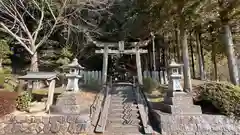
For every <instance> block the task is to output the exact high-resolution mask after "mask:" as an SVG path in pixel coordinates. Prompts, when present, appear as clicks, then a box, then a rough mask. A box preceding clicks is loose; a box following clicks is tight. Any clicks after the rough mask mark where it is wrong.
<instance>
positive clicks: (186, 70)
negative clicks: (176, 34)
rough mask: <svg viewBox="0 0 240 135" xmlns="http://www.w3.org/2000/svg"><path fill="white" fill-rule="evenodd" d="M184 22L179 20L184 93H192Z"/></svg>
mask: <svg viewBox="0 0 240 135" xmlns="http://www.w3.org/2000/svg"><path fill="white" fill-rule="evenodd" d="M184 26H185V21H184V20H183V19H182V20H181V25H180V40H181V45H182V56H183V64H184V65H183V75H184V91H192V84H191V73H190V68H189V67H190V66H189V54H188V44H187V31H186V29H185V27H184Z"/></svg>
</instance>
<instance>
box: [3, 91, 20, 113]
mask: <svg viewBox="0 0 240 135" xmlns="http://www.w3.org/2000/svg"><path fill="white" fill-rule="evenodd" d="M16 99H17V93H16V92H8V91H0V117H2V116H4V115H6V114H10V113H12V112H13V111H14V110H15V108H16Z"/></svg>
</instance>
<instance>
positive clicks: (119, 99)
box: [111, 96, 136, 101]
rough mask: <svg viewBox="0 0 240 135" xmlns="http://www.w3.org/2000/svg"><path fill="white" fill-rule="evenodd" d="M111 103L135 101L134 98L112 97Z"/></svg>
mask: <svg viewBox="0 0 240 135" xmlns="http://www.w3.org/2000/svg"><path fill="white" fill-rule="evenodd" d="M111 99H112V101H134V100H136V97H119V96H117V97H112V98H111Z"/></svg>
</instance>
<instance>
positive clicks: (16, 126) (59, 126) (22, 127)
mask: <svg viewBox="0 0 240 135" xmlns="http://www.w3.org/2000/svg"><path fill="white" fill-rule="evenodd" d="M89 128H90V118H89V117H88V116H85V115H83V116H78V115H64V116H30V115H27V116H26V115H21V116H19V115H16V116H14V115H6V116H3V117H1V118H0V135H79V134H88V132H89Z"/></svg>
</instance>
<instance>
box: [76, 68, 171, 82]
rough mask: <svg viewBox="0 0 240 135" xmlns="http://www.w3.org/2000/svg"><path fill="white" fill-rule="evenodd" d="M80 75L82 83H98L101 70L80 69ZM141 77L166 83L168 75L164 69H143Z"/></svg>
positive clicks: (100, 77) (100, 78)
mask: <svg viewBox="0 0 240 135" xmlns="http://www.w3.org/2000/svg"><path fill="white" fill-rule="evenodd" d="M80 75H82V76H83V80H84V84H91V83H93V82H94V83H96V82H97V83H98V84H101V82H102V72H101V71H81V72H80ZM143 78H152V79H153V80H155V81H157V82H159V83H160V84H168V76H167V72H166V71H165V70H162V71H143Z"/></svg>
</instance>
